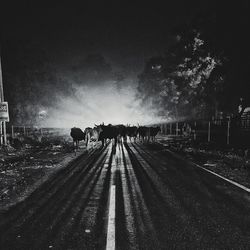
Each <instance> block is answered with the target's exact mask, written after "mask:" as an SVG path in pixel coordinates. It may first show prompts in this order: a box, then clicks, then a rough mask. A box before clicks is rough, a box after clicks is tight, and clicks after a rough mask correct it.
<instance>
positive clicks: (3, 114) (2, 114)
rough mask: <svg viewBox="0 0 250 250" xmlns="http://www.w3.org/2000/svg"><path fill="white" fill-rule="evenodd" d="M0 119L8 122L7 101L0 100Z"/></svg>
mask: <svg viewBox="0 0 250 250" xmlns="http://www.w3.org/2000/svg"><path fill="white" fill-rule="evenodd" d="M0 121H1V122H9V121H10V120H9V108H8V102H0Z"/></svg>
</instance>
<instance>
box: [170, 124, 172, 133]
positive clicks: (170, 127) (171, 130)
mask: <svg viewBox="0 0 250 250" xmlns="http://www.w3.org/2000/svg"><path fill="white" fill-rule="evenodd" d="M170 135H172V123H170Z"/></svg>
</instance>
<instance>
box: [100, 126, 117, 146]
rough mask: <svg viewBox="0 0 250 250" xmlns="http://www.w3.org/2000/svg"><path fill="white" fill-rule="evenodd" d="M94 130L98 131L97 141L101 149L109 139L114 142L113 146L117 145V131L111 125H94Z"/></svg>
mask: <svg viewBox="0 0 250 250" xmlns="http://www.w3.org/2000/svg"><path fill="white" fill-rule="evenodd" d="M95 129H96V130H97V131H98V135H99V136H98V141H101V142H102V147H103V146H104V145H105V143H106V140H107V139H110V140H113V139H114V141H115V145H116V143H117V137H118V135H119V129H118V127H116V126H113V125H111V124H109V125H104V123H103V124H100V125H96V124H95Z"/></svg>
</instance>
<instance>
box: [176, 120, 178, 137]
mask: <svg viewBox="0 0 250 250" xmlns="http://www.w3.org/2000/svg"><path fill="white" fill-rule="evenodd" d="M176 135H178V122H176Z"/></svg>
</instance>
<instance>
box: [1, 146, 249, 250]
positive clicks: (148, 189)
mask: <svg viewBox="0 0 250 250" xmlns="http://www.w3.org/2000/svg"><path fill="white" fill-rule="evenodd" d="M0 249H25V250H28V249H124V250H125V249H126V250H129V249H154V250H155V249H250V194H249V193H248V192H245V191H244V190H241V189H239V188H237V187H235V186H233V185H231V184H230V183H227V182H225V181H223V180H221V179H220V178H218V177H216V176H214V175H212V174H210V173H207V172H206V171H204V170H202V169H199V168H197V167H195V166H193V165H192V164H190V163H188V162H187V161H186V160H183V159H180V158H178V157H175V156H174V155H173V154H171V153H169V152H168V151H167V150H165V149H164V147H163V146H161V145H160V144H157V143H150V144H143V143H139V142H137V143H134V142H128V143H124V144H118V145H117V146H116V147H114V146H113V145H112V144H111V143H110V144H108V145H107V146H106V147H104V148H102V149H95V150H92V151H90V152H89V153H88V154H84V155H82V156H81V157H80V158H78V159H76V160H75V161H74V162H73V163H72V164H70V165H69V166H68V167H67V168H65V169H62V170H61V171H60V172H57V174H55V175H54V176H52V177H51V178H50V179H49V180H48V181H47V182H46V183H44V184H43V185H42V186H41V187H40V188H38V189H37V190H36V191H35V192H34V193H33V194H32V195H31V196H30V197H28V198H27V199H26V200H25V201H24V202H22V203H20V204H18V205H17V206H16V207H13V208H12V209H10V210H9V211H2V212H1V214H0Z"/></svg>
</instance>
